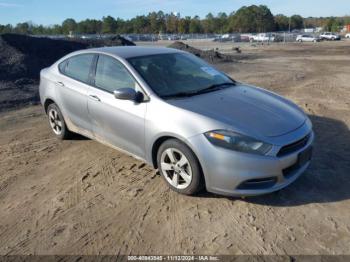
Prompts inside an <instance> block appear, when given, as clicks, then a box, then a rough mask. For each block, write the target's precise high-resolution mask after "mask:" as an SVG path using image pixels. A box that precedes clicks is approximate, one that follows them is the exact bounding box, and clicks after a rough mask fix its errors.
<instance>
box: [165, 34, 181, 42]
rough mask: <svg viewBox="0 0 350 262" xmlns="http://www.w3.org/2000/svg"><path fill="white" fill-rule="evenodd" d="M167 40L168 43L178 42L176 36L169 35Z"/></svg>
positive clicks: (178, 38)
mask: <svg viewBox="0 0 350 262" xmlns="http://www.w3.org/2000/svg"><path fill="white" fill-rule="evenodd" d="M168 40H169V41H176V40H180V37H179V36H178V35H170V36H168Z"/></svg>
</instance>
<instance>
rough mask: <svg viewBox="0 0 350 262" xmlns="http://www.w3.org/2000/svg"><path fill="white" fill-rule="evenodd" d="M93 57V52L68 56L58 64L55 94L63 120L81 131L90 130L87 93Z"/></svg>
mask: <svg viewBox="0 0 350 262" xmlns="http://www.w3.org/2000/svg"><path fill="white" fill-rule="evenodd" d="M94 58H95V55H94V54H81V55H76V56H73V57H70V58H68V59H67V60H65V61H64V62H62V63H61V64H60V65H59V70H60V73H61V75H60V76H59V78H58V81H57V82H56V85H57V89H56V90H57V94H56V95H57V96H58V97H59V99H58V103H59V107H60V109H61V111H62V112H63V115H64V116H65V118H66V119H65V120H66V121H68V122H69V121H70V123H71V124H73V125H74V126H75V127H77V128H79V130H80V131H81V132H83V133H84V131H87V132H89V133H91V131H92V130H91V123H90V119H89V114H88V110H87V95H88V91H89V88H90V87H89V84H90V82H91V73H92V69H93V67H92V66H93V61H94ZM68 124H69V123H68Z"/></svg>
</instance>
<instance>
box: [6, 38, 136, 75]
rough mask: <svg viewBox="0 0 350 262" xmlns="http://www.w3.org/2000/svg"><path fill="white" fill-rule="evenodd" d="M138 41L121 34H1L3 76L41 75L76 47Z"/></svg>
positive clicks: (82, 47) (115, 44)
mask: <svg viewBox="0 0 350 262" xmlns="http://www.w3.org/2000/svg"><path fill="white" fill-rule="evenodd" d="M121 45H135V44H134V43H133V42H130V41H128V40H126V39H125V38H122V37H120V36H116V37H112V38H108V39H101V40H99V39H98V40H90V39H89V40H87V39H86V40H53V39H49V38H39V37H30V36H26V35H15V34H4V35H2V36H0V80H14V79H18V78H23V77H25V78H34V79H38V77H39V72H40V70H41V69H43V68H45V67H48V66H50V65H51V64H53V63H54V62H55V61H56V60H58V59H59V58H61V57H62V56H64V55H66V54H68V53H71V52H73V51H76V50H80V49H86V48H90V47H100V46H121Z"/></svg>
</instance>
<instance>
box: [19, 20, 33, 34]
mask: <svg viewBox="0 0 350 262" xmlns="http://www.w3.org/2000/svg"><path fill="white" fill-rule="evenodd" d="M30 29H31V27H30V25H29V23H28V22H25V23H18V24H17V25H16V27H15V32H16V33H18V34H30V33H31V30H30Z"/></svg>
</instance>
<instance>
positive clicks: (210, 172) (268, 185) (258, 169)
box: [189, 131, 314, 196]
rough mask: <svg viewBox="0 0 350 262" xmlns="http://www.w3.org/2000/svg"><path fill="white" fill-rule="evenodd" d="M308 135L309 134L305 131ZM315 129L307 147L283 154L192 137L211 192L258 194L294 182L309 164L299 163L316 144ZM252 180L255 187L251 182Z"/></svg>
mask: <svg viewBox="0 0 350 262" xmlns="http://www.w3.org/2000/svg"><path fill="white" fill-rule="evenodd" d="M305 135H306V134H305ZM313 141H314V133H313V132H312V131H311V135H310V138H309V140H308V142H307V143H306V144H305V146H304V147H302V148H300V149H299V150H297V151H294V152H292V153H290V154H288V155H285V156H283V157H277V156H270V155H269V156H260V155H252V154H245V153H240V152H235V151H232V150H227V149H224V148H220V147H216V146H214V145H212V144H211V143H210V142H209V141H208V140H207V139H206V138H205V137H204V135H199V136H195V137H192V138H190V139H189V142H190V144H191V145H192V149H193V150H194V151H195V153H196V155H197V157H198V159H199V162H200V163H201V166H202V169H203V173H204V176H205V181H206V188H207V190H208V191H209V192H212V193H217V194H220V195H227V196H256V195H262V194H267V193H271V192H274V191H277V190H280V189H282V188H284V187H286V186H288V185H289V184H291V183H293V182H294V181H295V180H296V179H297V178H298V177H299V176H300V175H301V174H303V173H304V172H305V170H306V169H307V168H308V167H309V165H310V161H307V162H304V163H303V165H301V166H299V165H298V156H299V154H300V153H301V152H304V151H306V150H308V149H309V148H310V147H312V144H313ZM248 184H250V185H251V187H249V186H248V188H247V185H248Z"/></svg>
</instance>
